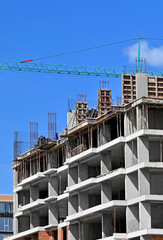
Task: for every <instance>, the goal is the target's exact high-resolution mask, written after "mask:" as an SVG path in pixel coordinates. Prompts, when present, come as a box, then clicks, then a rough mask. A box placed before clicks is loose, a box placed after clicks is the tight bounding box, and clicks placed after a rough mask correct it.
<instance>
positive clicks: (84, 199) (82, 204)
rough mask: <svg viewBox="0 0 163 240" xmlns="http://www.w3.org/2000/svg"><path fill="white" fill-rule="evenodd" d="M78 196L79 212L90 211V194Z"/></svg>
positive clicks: (85, 193)
mask: <svg viewBox="0 0 163 240" xmlns="http://www.w3.org/2000/svg"><path fill="white" fill-rule="evenodd" d="M78 196H79V211H83V210H85V209H88V206H89V202H88V192H80V193H79V195H78Z"/></svg>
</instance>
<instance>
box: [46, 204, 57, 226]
mask: <svg viewBox="0 0 163 240" xmlns="http://www.w3.org/2000/svg"><path fill="white" fill-rule="evenodd" d="M48 211H49V224H53V225H56V226H57V225H58V207H57V206H56V205H55V204H50V205H49V210H48Z"/></svg>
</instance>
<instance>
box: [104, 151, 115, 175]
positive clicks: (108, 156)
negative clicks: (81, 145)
mask: <svg viewBox="0 0 163 240" xmlns="http://www.w3.org/2000/svg"><path fill="white" fill-rule="evenodd" d="M111 170H112V165H111V152H107V153H103V154H101V175H103V174H106V173H108V172H109V171H111Z"/></svg>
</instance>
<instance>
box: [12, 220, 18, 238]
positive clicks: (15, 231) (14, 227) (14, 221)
mask: <svg viewBox="0 0 163 240" xmlns="http://www.w3.org/2000/svg"><path fill="white" fill-rule="evenodd" d="M13 232H14V235H15V234H18V219H17V218H16V217H14V218H13Z"/></svg>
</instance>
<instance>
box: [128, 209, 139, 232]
mask: <svg viewBox="0 0 163 240" xmlns="http://www.w3.org/2000/svg"><path fill="white" fill-rule="evenodd" d="M126 229H127V233H130V232H134V231H138V230H139V206H138V205H132V206H128V207H127V208H126Z"/></svg>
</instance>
